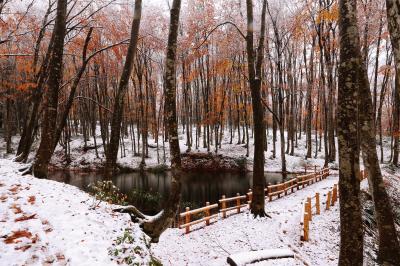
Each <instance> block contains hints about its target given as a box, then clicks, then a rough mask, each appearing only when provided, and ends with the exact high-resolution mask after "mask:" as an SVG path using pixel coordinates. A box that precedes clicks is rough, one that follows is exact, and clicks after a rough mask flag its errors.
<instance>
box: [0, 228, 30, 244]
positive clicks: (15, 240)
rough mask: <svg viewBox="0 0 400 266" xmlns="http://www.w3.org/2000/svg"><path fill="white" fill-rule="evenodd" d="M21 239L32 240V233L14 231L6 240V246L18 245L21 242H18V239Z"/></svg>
mask: <svg viewBox="0 0 400 266" xmlns="http://www.w3.org/2000/svg"><path fill="white" fill-rule="evenodd" d="M21 237H26V238H31V237H32V233H31V232H29V231H26V230H19V231H14V232H12V234H11V235H9V236H8V237H7V238H6V239H5V240H4V243H6V244H15V243H18V242H20V241H18V238H21Z"/></svg>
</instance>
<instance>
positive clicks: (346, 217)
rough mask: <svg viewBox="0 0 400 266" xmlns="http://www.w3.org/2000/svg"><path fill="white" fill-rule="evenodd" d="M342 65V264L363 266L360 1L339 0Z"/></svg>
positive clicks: (340, 121) (339, 125)
mask: <svg viewBox="0 0 400 266" xmlns="http://www.w3.org/2000/svg"><path fill="white" fill-rule="evenodd" d="M339 31H340V32H339V35H340V63H339V77H338V82H339V84H338V144H339V194H340V254H339V265H343V266H345V265H349V266H350V265H352V266H354V265H359V266H361V265H363V237H364V234H363V224H362V218H361V203H360V163H359V160H360V159H359V153H360V151H359V142H358V137H357V132H358V123H357V121H358V117H357V113H358V106H359V102H358V101H359V97H360V85H361V84H360V81H359V80H358V79H354V77H358V76H359V74H360V73H359V68H360V65H361V64H362V62H363V59H362V56H361V52H360V43H359V35H358V28H357V9H356V0H340V1H339Z"/></svg>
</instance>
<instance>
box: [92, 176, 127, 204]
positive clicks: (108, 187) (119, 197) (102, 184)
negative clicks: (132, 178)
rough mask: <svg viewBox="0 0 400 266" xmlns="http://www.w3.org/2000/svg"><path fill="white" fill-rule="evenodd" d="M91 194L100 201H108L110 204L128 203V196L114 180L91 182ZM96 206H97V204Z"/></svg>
mask: <svg viewBox="0 0 400 266" xmlns="http://www.w3.org/2000/svg"><path fill="white" fill-rule="evenodd" d="M89 189H90V191H91V194H92V195H94V197H95V198H96V200H98V201H99V202H98V203H97V206H98V205H99V204H100V202H101V201H106V202H108V203H110V204H118V205H127V201H126V200H127V196H126V195H125V194H123V193H121V192H120V191H119V188H117V187H116V186H115V185H114V184H113V182H112V181H110V180H105V181H97V182H96V183H94V184H93V183H91V184H89ZM95 207H96V206H95Z"/></svg>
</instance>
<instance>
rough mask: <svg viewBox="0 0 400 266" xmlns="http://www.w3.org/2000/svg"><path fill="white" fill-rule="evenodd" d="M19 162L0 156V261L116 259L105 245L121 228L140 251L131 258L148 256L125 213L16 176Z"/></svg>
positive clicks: (88, 262)
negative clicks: (130, 231)
mask: <svg viewBox="0 0 400 266" xmlns="http://www.w3.org/2000/svg"><path fill="white" fill-rule="evenodd" d="M20 167H21V165H20V164H17V163H13V162H11V161H9V160H4V159H0V265H45V264H46V263H48V264H51V263H55V264H58V265H80V266H81V265H117V263H116V262H115V261H111V260H110V259H111V256H110V255H109V248H111V247H112V244H113V242H114V240H115V239H116V238H117V237H120V236H121V235H123V233H124V230H125V229H126V228H129V229H131V230H132V236H133V238H134V241H135V242H134V245H133V247H136V246H138V247H140V249H141V250H142V251H143V252H142V253H141V254H140V255H139V254H137V255H136V258H135V260H134V261H137V262H139V263H145V262H147V261H149V259H150V258H149V254H148V252H146V251H147V250H148V249H147V248H146V245H145V243H144V241H143V237H144V235H143V233H142V231H141V229H140V228H139V227H138V225H137V224H133V223H132V222H131V221H130V217H129V215H127V214H117V213H113V212H112V208H113V206H112V205H110V204H108V203H104V202H102V203H101V204H100V205H99V207H98V208H96V209H95V210H93V209H92V208H91V207H92V205H93V201H94V199H93V197H91V196H90V195H88V194H87V193H84V192H82V191H81V190H79V189H78V188H76V187H73V186H70V185H66V184H63V183H59V182H55V181H50V180H41V179H37V178H34V177H32V176H21V175H20V173H19V172H18V170H17V169H18V168H20ZM114 207H115V206H114ZM18 220H20V221H18ZM18 232H20V233H18ZM19 235H22V237H19V238H15V239H13V238H14V237H17V236H19ZM6 242H8V243H6Z"/></svg>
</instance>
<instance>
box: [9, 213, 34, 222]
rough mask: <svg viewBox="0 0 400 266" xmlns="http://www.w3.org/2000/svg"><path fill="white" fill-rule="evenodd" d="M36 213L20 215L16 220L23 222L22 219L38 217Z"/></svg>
mask: <svg viewBox="0 0 400 266" xmlns="http://www.w3.org/2000/svg"><path fill="white" fill-rule="evenodd" d="M35 216H36V213H35V214H32V215H29V216H26V215H22V216H21V217H18V218H17V219H15V220H14V221H15V222H22V221H26V220H30V219H36V217H35Z"/></svg>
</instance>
